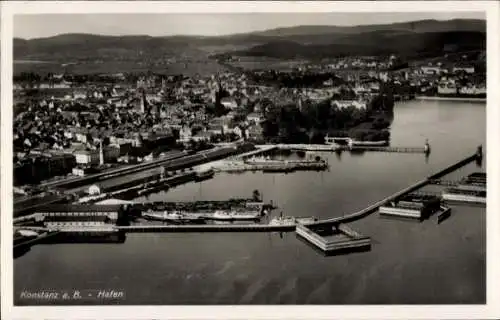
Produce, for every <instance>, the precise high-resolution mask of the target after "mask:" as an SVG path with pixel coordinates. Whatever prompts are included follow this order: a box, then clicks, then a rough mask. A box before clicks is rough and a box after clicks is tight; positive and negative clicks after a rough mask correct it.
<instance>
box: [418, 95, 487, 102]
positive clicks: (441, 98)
mask: <svg viewBox="0 0 500 320" xmlns="http://www.w3.org/2000/svg"><path fill="white" fill-rule="evenodd" d="M415 100H423V101H457V102H458V101H461V102H484V103H486V98H472V97H471V98H465V97H433V96H416V97H415Z"/></svg>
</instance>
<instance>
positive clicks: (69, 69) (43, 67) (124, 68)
mask: <svg viewBox="0 0 500 320" xmlns="http://www.w3.org/2000/svg"><path fill="white" fill-rule="evenodd" d="M13 68H14V70H13V72H14V75H18V74H20V73H21V72H35V73H38V74H47V73H49V72H52V73H71V74H97V73H122V72H123V73H142V72H147V71H153V72H155V73H160V74H166V75H169V74H184V75H187V76H192V75H195V74H200V75H202V76H207V75H212V74H215V73H217V72H223V71H224V70H226V68H225V67H224V66H221V65H220V64H218V63H217V62H216V61H212V60H199V61H193V62H187V63H170V64H164V65H151V64H149V65H147V64H145V63H142V62H106V63H80V64H71V65H66V66H63V65H62V64H60V63H50V62H48V63H47V62H33V63H14V67H13Z"/></svg>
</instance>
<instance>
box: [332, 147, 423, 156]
mask: <svg viewBox="0 0 500 320" xmlns="http://www.w3.org/2000/svg"><path fill="white" fill-rule="evenodd" d="M339 150H342V151H354V152H365V151H367V152H392V153H423V154H427V153H429V149H427V148H424V147H371V146H352V147H351V146H342V147H340V148H339Z"/></svg>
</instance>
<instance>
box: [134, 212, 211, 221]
mask: <svg viewBox="0 0 500 320" xmlns="http://www.w3.org/2000/svg"><path fill="white" fill-rule="evenodd" d="M142 217H143V218H144V219H147V220H157V221H165V222H171V223H199V224H201V223H204V222H205V219H204V218H203V217H202V216H201V215H197V214H190V213H184V212H177V211H174V212H167V211H164V212H155V211H152V212H151V211H150V212H145V213H144V214H143V215H142Z"/></svg>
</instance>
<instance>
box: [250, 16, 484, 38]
mask: <svg viewBox="0 0 500 320" xmlns="http://www.w3.org/2000/svg"><path fill="white" fill-rule="evenodd" d="M373 31H404V32H445V31H478V32H486V21H485V20H476V19H454V20H444V21H440V20H419V21H412V22H401V23H392V24H378V25H360V26H296V27H289V28H277V29H271V30H266V31H260V32H253V33H251V35H256V36H267V37H291V36H303V35H325V34H356V33H365V32H373Z"/></svg>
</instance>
